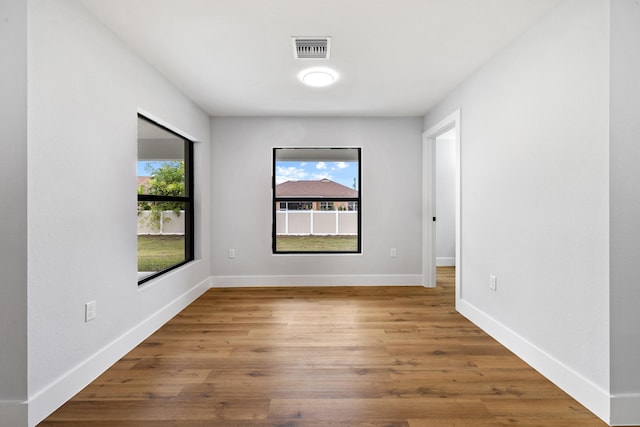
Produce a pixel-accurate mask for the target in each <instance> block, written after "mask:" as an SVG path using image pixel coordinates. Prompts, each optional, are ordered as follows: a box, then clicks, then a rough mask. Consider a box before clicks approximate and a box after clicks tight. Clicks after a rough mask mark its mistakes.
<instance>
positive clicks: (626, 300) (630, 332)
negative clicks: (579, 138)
mask: <svg viewBox="0 0 640 427" xmlns="http://www.w3.org/2000/svg"><path fill="white" fill-rule="evenodd" d="M638 76H640V5H639V4H638V2H637V1H632V0H616V1H612V2H611V163H610V167H611V184H610V185H611V186H610V191H611V308H610V310H611V394H613V395H614V396H615V397H614V399H613V401H612V418H613V420H614V422H616V423H621V424H622V423H627V424H632V423H633V424H640V410H639V409H638V408H640V369H638V361H640V327H639V326H640V310H639V309H638V303H639V302H640V283H639V282H638V260H639V259H640V244H639V243H638V242H639V238H640V191H639V184H640V168H639V167H638V165H640V120H638V114H639V112H640V79H639V78H638Z"/></svg>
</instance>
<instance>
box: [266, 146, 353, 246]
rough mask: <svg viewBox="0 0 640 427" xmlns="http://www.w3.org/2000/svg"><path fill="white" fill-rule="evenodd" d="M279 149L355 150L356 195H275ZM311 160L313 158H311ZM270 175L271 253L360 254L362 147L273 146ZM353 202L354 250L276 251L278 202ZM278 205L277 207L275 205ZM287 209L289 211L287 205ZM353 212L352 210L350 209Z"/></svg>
mask: <svg viewBox="0 0 640 427" xmlns="http://www.w3.org/2000/svg"><path fill="white" fill-rule="evenodd" d="M281 149H287V150H290V149H300V150H310V149H318V150H328V149H331V150H356V151H357V153H358V155H357V158H358V173H357V182H358V197H331V199H330V200H329V199H327V198H323V197H305V198H304V200H301V198H300V197H277V196H276V163H277V158H276V157H277V156H276V152H277V150H281ZM311 161H313V160H311ZM271 172H272V176H271V194H272V197H271V212H272V230H271V252H272V254H273V255H361V254H362V147H353V146H326V147H305V146H294V147H286V146H283V147H273V153H272V168H271ZM328 200H329V201H330V202H347V203H349V202H355V203H356V205H355V206H357V207H358V210H357V211H355V212H356V214H357V227H356V229H357V249H356V250H355V251H282V250H280V251H278V250H277V248H276V243H277V242H276V240H277V233H276V221H277V220H276V217H277V214H278V212H283V211H281V210H280V209H279V207H280V202H287V203H290V202H295V203H300V202H301V201H303V202H310V203H311V204H312V205H313V204H314V203H315V202H327V201H328ZM276 206H278V209H276V208H275V207H276ZM287 211H290V209H289V208H288V205H287ZM350 212H353V211H350Z"/></svg>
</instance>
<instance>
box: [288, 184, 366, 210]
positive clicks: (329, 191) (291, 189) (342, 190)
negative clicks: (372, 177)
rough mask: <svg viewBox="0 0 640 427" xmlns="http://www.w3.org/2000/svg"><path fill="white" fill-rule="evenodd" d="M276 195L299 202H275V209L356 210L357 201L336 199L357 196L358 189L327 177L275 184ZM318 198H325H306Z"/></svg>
mask: <svg viewBox="0 0 640 427" xmlns="http://www.w3.org/2000/svg"><path fill="white" fill-rule="evenodd" d="M276 197H287V198H289V197H290V198H296V199H298V198H299V199H300V201H299V202H297V201H287V202H276V210H314V211H327V210H330V211H332V210H343V211H347V210H349V211H354V210H358V206H357V202H354V201H343V200H336V199H344V198H357V197H358V190H354V189H353V188H349V187H347V186H344V185H342V184H338V183H337V182H333V181H331V180H330V179H327V178H323V179H319V180H308V181H285V182H283V183H281V184H278V185H276ZM318 198H322V199H326V201H319V200H315V201H309V200H308V199H318Z"/></svg>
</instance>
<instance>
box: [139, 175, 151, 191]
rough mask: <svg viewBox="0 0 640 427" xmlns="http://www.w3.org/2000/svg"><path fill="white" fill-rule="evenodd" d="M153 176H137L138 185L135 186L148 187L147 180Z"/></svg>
mask: <svg viewBox="0 0 640 427" xmlns="http://www.w3.org/2000/svg"><path fill="white" fill-rule="evenodd" d="M151 178H153V177H152V176H139V177H138V186H137V187H136V188H138V189H140V187H142V188H144V189H148V188H149V180H150V179H151Z"/></svg>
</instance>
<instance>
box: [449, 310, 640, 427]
mask: <svg viewBox="0 0 640 427" xmlns="http://www.w3.org/2000/svg"><path fill="white" fill-rule="evenodd" d="M456 309H457V310H458V311H459V312H460V314H462V315H463V316H465V317H466V318H467V319H469V320H470V321H472V322H473V323H475V324H476V325H477V326H478V327H480V328H481V329H482V330H484V331H485V332H486V333H488V334H489V335H491V336H492V337H493V338H495V339H496V340H497V341H498V342H500V344H502V345H504V346H505V347H506V348H508V349H509V350H511V351H512V352H513V353H515V354H516V355H517V356H518V357H520V358H521V359H522V360H524V361H525V362H527V363H528V364H529V365H531V367H533V368H534V369H535V370H536V371H538V372H540V373H541V374H542V375H544V376H545V377H546V378H547V379H549V380H550V381H551V382H553V383H554V384H555V385H557V386H558V387H560V388H561V389H562V390H564V391H565V392H566V393H568V394H569V395H571V397H573V398H574V399H576V400H577V401H578V402H580V403H581V404H582V405H584V406H585V407H586V408H587V409H589V410H590V411H591V412H593V413H594V414H595V415H596V416H598V417H599V418H601V419H602V420H603V421H605V422H609V419H610V403H611V402H610V396H609V393H608V392H607V391H606V390H603V389H602V388H600V387H599V386H597V385H596V384H594V383H592V382H591V381H589V380H588V379H586V378H584V377H583V376H581V375H580V374H579V373H577V372H575V371H574V370H572V369H571V368H569V367H568V366H566V365H564V364H563V363H562V362H560V361H559V360H557V359H555V358H554V357H553V356H551V355H549V354H548V353H546V352H545V351H544V350H542V349H540V348H538V347H536V346H535V345H533V344H532V343H530V342H529V341H527V340H526V339H524V338H523V337H521V336H520V335H518V334H516V333H515V332H514V331H512V330H511V329H509V328H508V327H506V326H505V325H503V324H502V323H500V322H498V321H497V320H496V319H494V318H492V317H490V316H488V315H487V314H485V313H484V312H482V311H480V310H479V309H477V308H476V307H475V306H473V305H471V304H469V303H468V302H467V301H465V300H458V302H457V304H456ZM638 400H639V399H638V398H636V400H635V402H636V403H635V405H636V408H635V413H636V414H638V411H637V408H638V406H637V405H638ZM635 420H636V421H638V418H637V417H636V418H635Z"/></svg>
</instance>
